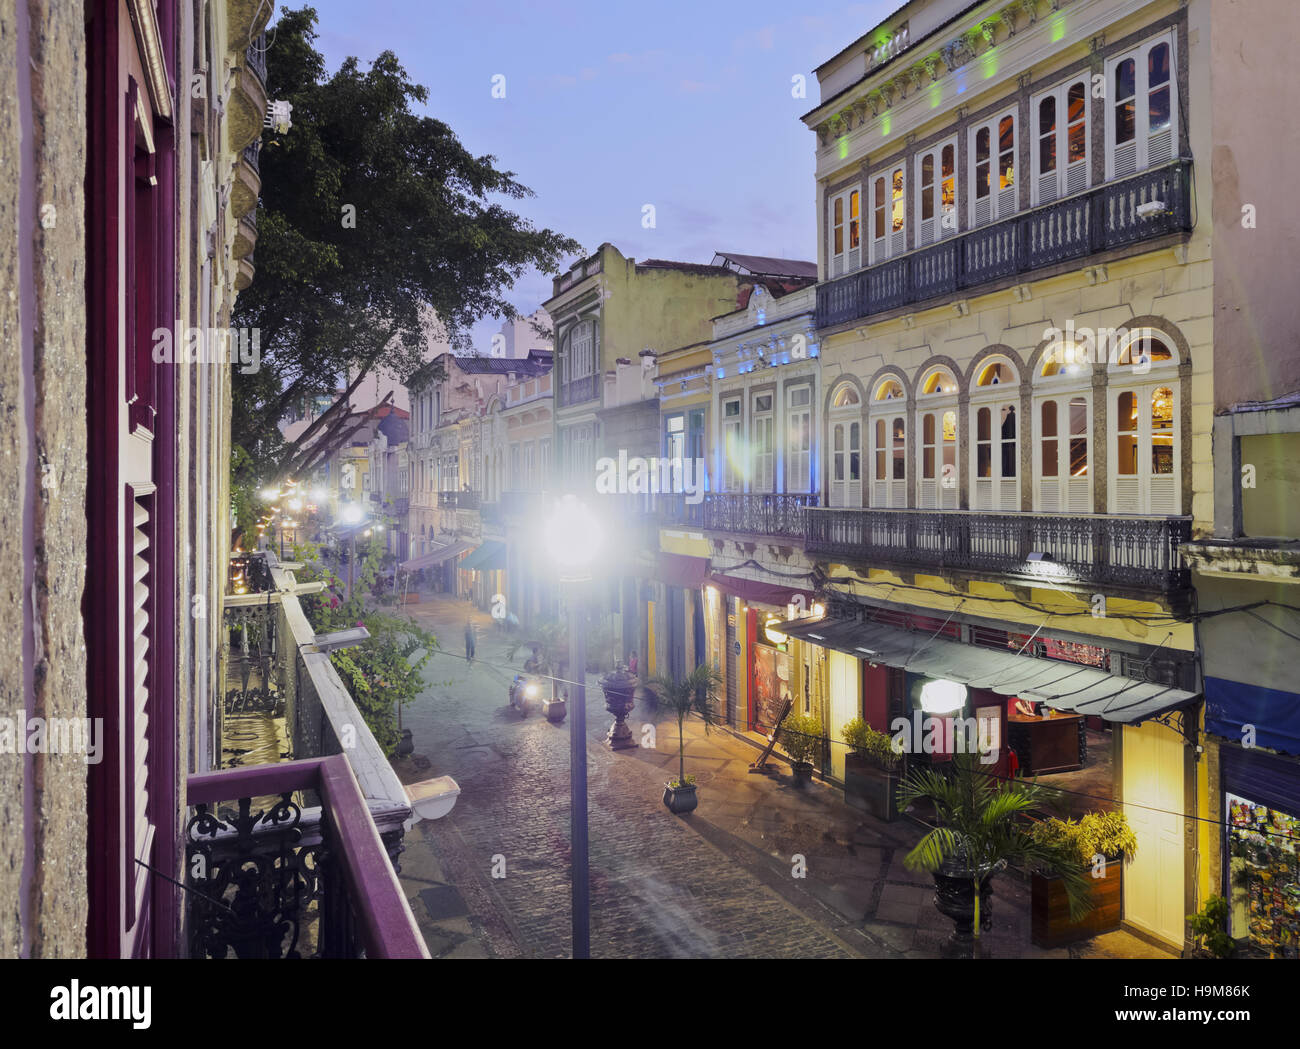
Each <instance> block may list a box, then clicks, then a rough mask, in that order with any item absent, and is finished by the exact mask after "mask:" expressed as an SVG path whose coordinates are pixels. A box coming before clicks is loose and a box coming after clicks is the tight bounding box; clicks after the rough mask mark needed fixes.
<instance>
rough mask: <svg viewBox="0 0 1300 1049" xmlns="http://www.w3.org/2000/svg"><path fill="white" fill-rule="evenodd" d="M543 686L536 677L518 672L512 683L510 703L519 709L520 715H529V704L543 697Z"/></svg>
mask: <svg viewBox="0 0 1300 1049" xmlns="http://www.w3.org/2000/svg"><path fill="white" fill-rule="evenodd" d="M541 695H542V686H541V685H540V684H539V683H538V681H537V680H536V679H535V678H530V677H525V676H524V675H523V674H516V675H515V679H514V681H512V682H511V683H510V705H511V706H512V707H514V708H515V709H516V710H517V711H519V716H520V717H525V718H526V717H528V704H529V703H531V702H536V701H537V700H538V699H540V698H541Z"/></svg>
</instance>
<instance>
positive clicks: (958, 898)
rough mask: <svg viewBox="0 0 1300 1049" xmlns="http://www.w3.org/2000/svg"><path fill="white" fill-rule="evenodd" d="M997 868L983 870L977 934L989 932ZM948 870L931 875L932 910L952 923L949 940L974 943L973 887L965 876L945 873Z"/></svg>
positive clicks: (991, 924)
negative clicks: (932, 880)
mask: <svg viewBox="0 0 1300 1049" xmlns="http://www.w3.org/2000/svg"><path fill="white" fill-rule="evenodd" d="M1000 869H1001V868H1000V867H998V866H997V865H995V866H993V867H986V868H984V870H983V872H982V874H983V877H982V878H981V880H980V931H981V932H987V931H988V930H989V929H992V928H993V875H994V874H996V873H997V871H998V870H1000ZM951 870H952V868H948V869H946V870H939V871H935V872H934V906H935V909H936V910H937V911H938V912H939V913H940V914H942V915H945V916H946V917H948V918H951V919H952V922H953V925H954V927H955V929H954V932H953V939H954V940H955V941H957V942H959V943H965V942H967V941H970V940H972V939H974V918H975V886H974V878H973V877H972V876H971V875H968V874H966V873H964V872H963V873H949V871H951Z"/></svg>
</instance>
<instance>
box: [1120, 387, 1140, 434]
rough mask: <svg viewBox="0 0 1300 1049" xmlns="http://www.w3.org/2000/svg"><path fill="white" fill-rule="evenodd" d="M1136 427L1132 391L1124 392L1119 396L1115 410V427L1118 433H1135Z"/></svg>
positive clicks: (1135, 409)
mask: <svg viewBox="0 0 1300 1049" xmlns="http://www.w3.org/2000/svg"><path fill="white" fill-rule="evenodd" d="M1137 425H1138V417H1137V399H1136V398H1135V397H1134V396H1133V391H1132V390H1125V391H1124V392H1123V393H1121V394H1120V395H1119V400H1118V401H1117V402H1116V408H1115V427H1116V429H1118V430H1119V432H1120V433H1128V432H1129V431H1136V430H1137Z"/></svg>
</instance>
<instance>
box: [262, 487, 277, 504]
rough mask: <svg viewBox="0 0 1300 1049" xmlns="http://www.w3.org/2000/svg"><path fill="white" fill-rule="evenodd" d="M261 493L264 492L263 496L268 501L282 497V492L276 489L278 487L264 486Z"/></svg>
mask: <svg viewBox="0 0 1300 1049" xmlns="http://www.w3.org/2000/svg"><path fill="white" fill-rule="evenodd" d="M261 494H262V498H263V499H266V500H268V501H269V500H272V499H278V498H280V493H279V492H278V491H276V489H274V488H263V489H262V493H261Z"/></svg>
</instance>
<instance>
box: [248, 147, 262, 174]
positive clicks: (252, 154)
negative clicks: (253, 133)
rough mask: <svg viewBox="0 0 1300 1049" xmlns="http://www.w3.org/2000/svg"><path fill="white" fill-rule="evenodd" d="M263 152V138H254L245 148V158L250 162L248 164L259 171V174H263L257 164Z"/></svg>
mask: <svg viewBox="0 0 1300 1049" xmlns="http://www.w3.org/2000/svg"><path fill="white" fill-rule="evenodd" d="M261 154H262V140H261V139H260V138H258V139H254V140H253V141H252V142H250V143H249V144H248V145H246V146H245V147H244V150H243V155H244V159H245V160H246V161H247V162H248V166H249V167H251V168H252V169H253V170H254V171H256V172H258V174H261V171H260V169H259V168H258V166H257V165H258V157H259V156H261Z"/></svg>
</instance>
